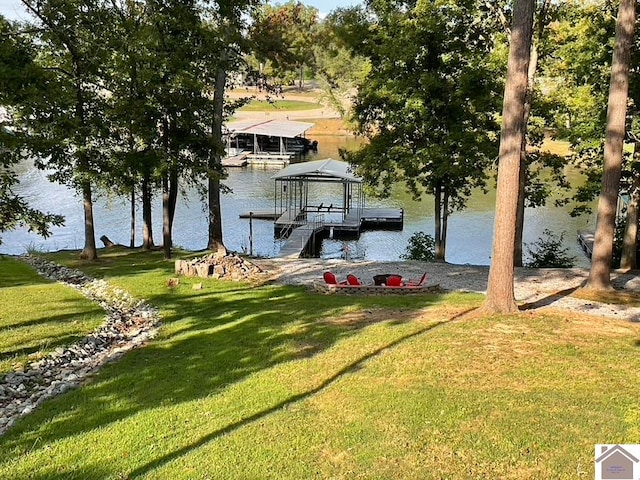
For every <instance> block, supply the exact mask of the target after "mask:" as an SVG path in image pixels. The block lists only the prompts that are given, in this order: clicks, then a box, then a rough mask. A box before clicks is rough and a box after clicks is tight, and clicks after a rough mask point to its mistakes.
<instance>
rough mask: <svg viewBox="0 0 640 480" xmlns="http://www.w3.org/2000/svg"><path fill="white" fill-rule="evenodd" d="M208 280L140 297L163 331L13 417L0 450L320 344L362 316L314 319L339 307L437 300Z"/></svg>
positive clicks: (201, 390) (175, 398)
mask: <svg viewBox="0 0 640 480" xmlns="http://www.w3.org/2000/svg"><path fill="white" fill-rule="evenodd" d="M118 274H120V273H118ZM164 274H165V275H166V272H165V273H164ZM160 277H162V275H161V276H160ZM210 282H212V281H210ZM208 285H215V289H213V288H212V289H211V291H209V290H208V289H205V290H200V291H196V290H191V289H190V286H189V285H188V284H186V283H185V284H184V285H183V284H181V286H180V287H181V288H182V290H181V291H178V292H174V291H170V290H168V289H167V288H166V287H164V288H163V289H161V290H159V291H160V292H161V293H157V294H155V295H152V296H151V297H149V298H147V300H148V301H149V303H151V304H153V305H155V306H158V307H160V309H161V312H162V317H163V324H164V327H163V329H162V333H161V336H160V337H159V338H158V339H157V340H156V341H154V342H152V343H151V344H150V345H148V346H146V347H145V348H143V349H139V350H135V351H132V352H130V353H129V354H127V355H125V356H124V357H123V358H122V359H120V360H119V361H118V362H117V363H116V364H111V365H107V366H105V367H104V368H103V369H102V371H101V372H100V373H99V374H98V375H97V376H96V378H95V379H94V381H93V382H91V383H90V384H89V385H87V386H85V387H83V388H82V389H80V390H77V391H73V392H69V393H68V394H66V395H64V396H62V397H58V398H56V399H53V400H52V401H50V402H47V404H46V405H45V406H44V408H42V409H40V410H38V411H36V412H34V413H33V414H32V415H30V416H28V417H26V418H24V419H23V420H21V421H20V422H18V424H17V425H16V426H15V427H14V428H13V429H12V430H11V431H9V432H8V433H7V435H6V437H5V438H4V439H3V440H4V444H5V446H6V447H5V448H6V449H7V450H5V448H3V449H2V450H4V451H5V452H6V451H9V450H13V449H14V448H17V449H18V450H25V449H29V448H30V447H31V445H32V444H33V442H34V438H37V441H38V444H39V445H43V446H44V445H46V444H47V443H49V442H53V441H56V440H60V439H64V438H68V437H72V436H74V435H78V434H82V433H83V432H88V431H91V430H94V429H97V428H103V427H105V426H107V425H108V424H110V423H113V422H116V421H119V420H122V419H125V418H127V417H129V416H131V415H134V414H136V413H138V412H141V411H143V410H147V409H154V408H157V407H162V406H167V405H176V404H178V403H181V402H189V401H192V400H196V399H201V398H204V397H207V396H210V395H212V394H215V393H216V392H218V391H220V390H222V389H224V388H226V387H228V386H230V385H231V384H234V383H236V382H239V381H241V380H243V379H244V378H246V377H247V376H249V375H252V374H254V373H256V372H259V371H262V370H265V369H269V368H271V367H273V366H275V365H278V364H281V363H284V362H289V361H293V360H296V359H300V358H304V357H308V356H311V355H315V354H318V353H319V352H321V351H323V350H325V349H327V348H329V347H330V346H331V345H333V344H335V343H336V342H337V341H339V340H340V339H342V338H345V337H348V336H351V335H354V334H355V333H356V332H357V331H358V330H359V329H361V328H364V327H365V326H366V325H368V323H367V322H362V323H361V324H355V325H354V324H350V325H349V326H348V327H345V326H341V325H334V324H330V323H327V322H322V321H321V320H323V319H325V318H329V317H332V316H336V315H340V314H341V312H343V311H344V310H345V309H351V308H355V309H358V308H363V307H366V308H369V309H371V308H373V309H376V308H378V309H379V308H390V309H397V308H404V309H405V310H407V311H413V310H416V309H418V308H421V307H426V306H429V305H432V304H434V303H436V302H437V301H438V297H439V296H437V295H431V296H413V297H411V298H406V297H405V298H397V297H396V298H390V297H386V298H382V297H381V298H371V297H369V298H367V299H356V298H354V297H341V296H323V295H317V294H310V293H308V292H307V290H306V289H304V288H301V287H285V286H263V287H260V288H254V287H252V286H250V285H242V284H236V283H231V282H217V283H216V282H213V283H211V284H208ZM362 302H364V303H362ZM385 348H389V347H388V346H387V347H385ZM362 361H364V359H362V360H360V361H359V362H357V364H360V363H361V362H362ZM347 368H348V369H353V368H356V366H355V365H352V366H350V367H347ZM345 371H346V370H345ZM345 371H342V372H341V373H339V375H342V374H344V372H345ZM334 380H335V379H329V380H328V381H327V382H325V383H324V384H323V385H324V386H326V385H328V384H329V383H331V382H332V381H334ZM324 386H321V387H318V388H324ZM314 391H315V389H314ZM312 393H313V391H310V392H306V393H305V394H302V395H301V396H296V397H295V398H294V399H293V400H289V401H288V403H290V402H291V401H297V400H298V399H299V398H302V397H304V396H308V395H310V394H312ZM274 408H280V407H274ZM268 411H269V412H270V411H272V408H269V409H268ZM267 413H268V412H267ZM265 414H266V413H262V415H265ZM245 423H246V422H245ZM228 428H231V427H228ZM233 428H237V426H236V427H233Z"/></svg>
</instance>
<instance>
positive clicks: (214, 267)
mask: <svg viewBox="0 0 640 480" xmlns="http://www.w3.org/2000/svg"><path fill="white" fill-rule="evenodd" d="M175 273H176V275H183V276H185V277H199V278H217V279H223V280H234V281H241V280H253V279H255V278H256V276H257V275H259V274H262V273H264V272H263V270H262V269H261V268H260V267H258V266H257V265H255V264H253V263H251V262H250V261H248V260H246V259H244V258H242V257H240V256H238V255H234V254H229V255H224V256H220V255H216V254H210V255H205V256H204V257H199V258H194V259H192V260H176V263H175Z"/></svg>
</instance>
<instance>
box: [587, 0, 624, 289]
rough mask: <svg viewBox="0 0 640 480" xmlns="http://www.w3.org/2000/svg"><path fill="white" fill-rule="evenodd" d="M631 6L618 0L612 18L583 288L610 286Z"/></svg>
mask: <svg viewBox="0 0 640 480" xmlns="http://www.w3.org/2000/svg"><path fill="white" fill-rule="evenodd" d="M635 8H636V1H635V0H621V1H620V7H619V10H618V17H617V20H616V43H615V47H614V51H613V60H612V66H611V80H610V87H609V102H608V109H607V132H606V136H605V150H604V172H603V175H602V190H601V193H600V199H599V201H598V215H597V220H596V234H595V242H594V247H593V255H592V257H591V269H590V270H589V278H588V279H587V284H586V286H585V288H588V289H592V290H610V289H611V288H612V287H611V279H610V274H611V257H612V252H613V234H614V229H615V220H616V207H617V202H618V188H619V184H620V175H621V165H622V147H623V142H624V137H625V130H626V128H625V124H626V112H627V97H628V91H629V66H630V63H631V46H632V44H633V33H634V28H635V22H636V11H635Z"/></svg>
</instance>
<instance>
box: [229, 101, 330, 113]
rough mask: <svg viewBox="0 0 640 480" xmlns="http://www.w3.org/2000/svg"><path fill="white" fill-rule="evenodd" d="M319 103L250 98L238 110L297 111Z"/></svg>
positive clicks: (312, 107) (311, 107) (313, 106)
mask: <svg viewBox="0 0 640 480" xmlns="http://www.w3.org/2000/svg"><path fill="white" fill-rule="evenodd" d="M320 107H321V106H320V104H318V103H316V102H304V101H301V100H274V101H270V102H268V101H266V100H252V101H250V102H249V103H248V104H246V105H244V106H243V107H242V108H239V109H238V111H245V112H262V111H265V112H270V111H277V110H282V111H292V112H297V111H301V110H313V109H315V108H320Z"/></svg>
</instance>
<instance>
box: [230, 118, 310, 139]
mask: <svg viewBox="0 0 640 480" xmlns="http://www.w3.org/2000/svg"><path fill="white" fill-rule="evenodd" d="M313 126H314V124H313V123H307V122H293V121H291V120H255V119H254V120H242V121H238V122H230V123H227V124H226V128H227V130H228V131H229V133H231V134H234V133H246V134H251V135H268V136H270V137H283V138H294V137H298V136H300V135H302V134H303V133H304V132H306V131H307V130H309V129H310V128H312V127H313Z"/></svg>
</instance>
